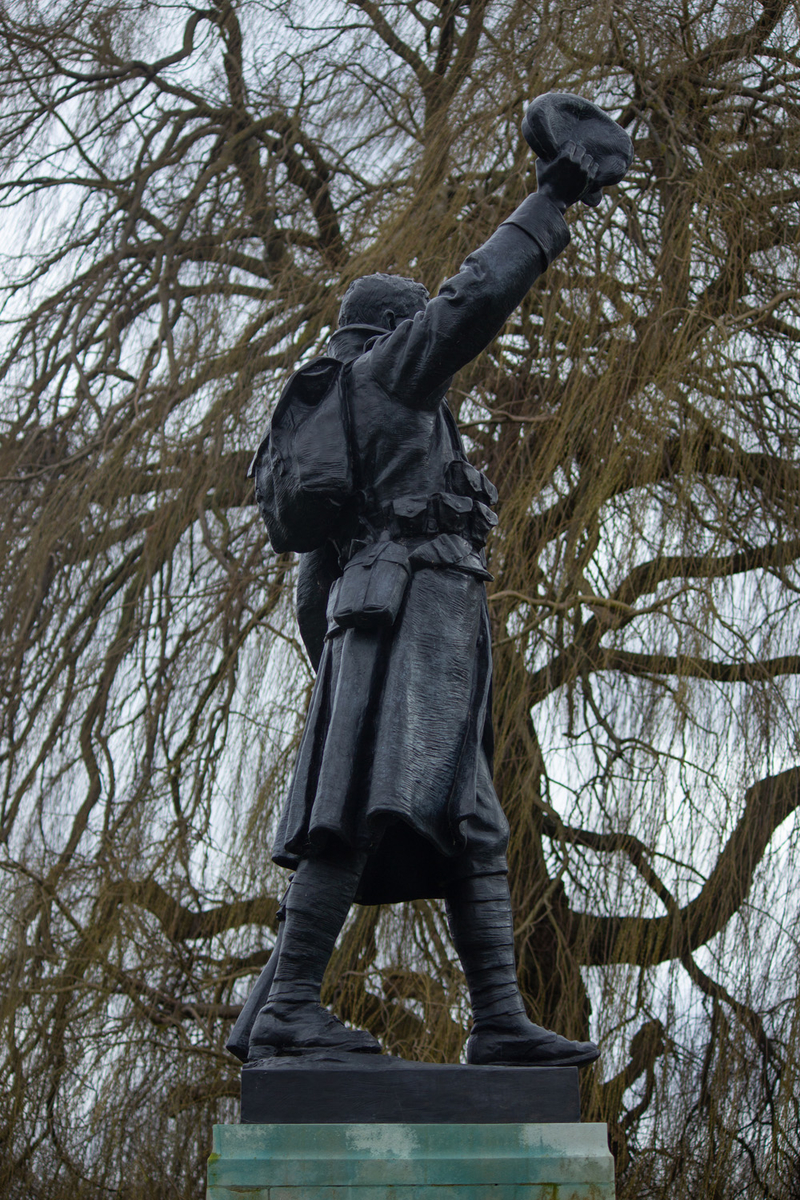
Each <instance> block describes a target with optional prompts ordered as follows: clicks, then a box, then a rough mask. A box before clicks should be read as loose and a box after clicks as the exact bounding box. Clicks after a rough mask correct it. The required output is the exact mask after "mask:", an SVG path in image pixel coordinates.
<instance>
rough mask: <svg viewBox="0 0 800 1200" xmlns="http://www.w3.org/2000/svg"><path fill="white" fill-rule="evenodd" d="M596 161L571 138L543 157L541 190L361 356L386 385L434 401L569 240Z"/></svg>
mask: <svg viewBox="0 0 800 1200" xmlns="http://www.w3.org/2000/svg"><path fill="white" fill-rule="evenodd" d="M596 170H597V167H596V164H595V162H594V160H593V159H592V158H591V156H590V155H588V154H586V153H585V152H584V151H583V150H581V149H580V148H579V147H577V146H575V145H574V144H572V143H570V144H569V145H568V146H566V147H565V148H564V150H563V152H562V153H561V154H560V155H559V156H558V158H556V159H555V160H553V161H552V162H550V163H544V162H543V161H542V160H541V159H540V160H539V161H537V164H536V173H537V179H538V183H539V190H538V191H537V192H535V193H534V194H533V195H531V196H528V197H527V199H525V200H524V201H523V202H522V204H521V205H520V206H519V208H518V209H516V211H515V212H513V213H512V214H511V216H510V217H508V218H507V220H505V221H504V222H503V224H502V225H501V226H500V227H499V229H497V230H496V232H495V233H493V234H492V236H491V237H490V238H489V240H488V241H487V242H485V243H484V245H483V246H481V247H480V248H479V249H478V250H475V251H474V252H473V253H472V254H470V256H469V257H468V258H467V259H466V261H465V262H464V264H463V266H462V267H461V270H460V271H459V272H458V274H457V275H455V276H453V278H452V279H448V280H446V281H445V283H444V284H443V285H442V288H441V290H440V292H439V294H438V296H436V297H434V299H432V300H431V301H430V302H429V303H428V305H427V307H426V308H425V310H424V312H420V313H417V315H416V317H414V319H413V320H411V321H404V322H402V324H400V325H398V327H397V328H396V329H395V330H394V331H393V332H392V333H389V334H387V335H386V336H385V337H382V338H379V339H378V340H377V342H375V344H374V345H373V347H372V349H371V350H370V351H369V352H368V353H367V354H365V355H363V356H362V358H361V359H360V360H359V361H358V363H357V364H356V366H355V368H354V369H355V370H356V371H358V372H359V373H360V372H362V371H365V372H369V373H370V374H371V375H372V376H373V378H374V379H375V380H376V381H377V382H378V383H379V384H380V385H381V387H382V388H383V389H384V391H385V392H387V393H388V394H389V395H390V396H391V397H392V398H394V399H396V400H398V401H399V402H400V403H402V404H406V405H408V406H409V407H412V408H435V407H436V405H437V404H438V403H439V401H440V398H441V392H442V388H443V387H444V386H446V385H447V383H448V381H449V379H450V378H451V377H452V376H453V375H454V374H455V372H456V371H458V370H459V368H461V367H463V366H465V365H466V364H467V363H468V362H470V361H471V360H472V359H473V358H475V357H476V355H478V354H479V353H480V352H481V350H483V349H484V348H485V347H486V346H488V345H489V343H490V342H491V341H492V339H493V338H494V337H496V335H497V334H498V333H499V331H500V330H501V329H502V327H503V325H504V324H505V322H506V321H507V320H508V318H509V317H510V316H511V314H512V312H513V311H514V309H515V308H516V307H517V305H518V304H519V303H520V301H521V300H522V299H523V297H524V296H525V294H526V292H527V291H528V290H529V289H530V288H531V286H532V285H533V283H534V282H535V280H536V279H537V278H538V276H539V275H541V273H542V272H543V271H544V270H545V268H546V267H548V266H549V265H550V263H551V262H552V261H553V259H554V258H555V257H556V256H557V255H558V254H560V253H561V251H562V250H563V249H564V247H565V246H566V245H567V243H568V242H569V231H568V229H567V224H566V221H565V220H564V216H563V214H564V212H565V211H566V209H567V208H568V207H569V205H570V204H573V203H574V202H575V201H576V200H578V199H580V197H581V196H582V195H584V194H587V199H588V197H589V195H592V198H593V194H592V192H591V189H592V184H593V180H594V176H595V174H596Z"/></svg>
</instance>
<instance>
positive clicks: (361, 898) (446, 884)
mask: <svg viewBox="0 0 800 1200" xmlns="http://www.w3.org/2000/svg"><path fill="white" fill-rule="evenodd" d="M523 129H524V131H525V135H526V137H527V138H528V140H529V141H530V142H531V144H532V145H533V147H534V148H535V149H536V150H537V153H538V154H539V158H538V160H537V163H536V174H537V182H538V190H537V191H536V193H534V194H532V195H530V196H528V197H527V199H525V200H524V201H523V202H522V204H521V205H520V206H519V207H518V208H517V209H516V211H515V212H513V213H512V214H511V215H510V216H509V217H508V218H507V219H506V220H505V221H503V223H502V224H501V225H500V227H499V228H498V229H497V230H496V232H495V233H494V234H493V235H492V236H491V238H489V240H488V241H487V242H486V243H485V245H483V246H481V247H480V249H478V250H476V251H475V252H474V253H473V254H471V255H470V256H469V257H468V258H467V260H466V261H465V263H464V264H463V266H462V267H461V269H460V271H459V273H458V274H457V275H456V276H454V277H453V278H452V279H448V280H447V281H446V282H445V283H444V285H443V286H442V288H441V289H440V291H439V294H438V295H437V296H436V297H434V298H432V299H431V298H430V297H429V295H428V292H427V291H426V289H425V288H424V287H423V286H422V284H420V283H416V282H414V281H413V280H410V279H405V278H401V277H399V276H394V275H383V274H378V275H369V276H366V277H364V278H361V279H357V280H355V282H354V283H352V284H351V285H350V287H349V288H348V289H347V291H346V292H345V295H344V298H343V300H342V303H341V309H340V312H339V328H338V329H337V331H336V332H335V333H334V334H333V336H332V337H331V339H330V344H329V351H328V356H327V357H324V358H319V359H316V360H314V361H313V362H311V363H310V364H309V365H307V366H305V367H303V368H301V369H300V371H298V372H297V373H296V374H295V375H294V376H293V377H292V379H291V380H290V381H289V383H288V385H287V387H286V388H285V389H284V392H283V395H282V397H281V399H280V401H279V403H278V405H277V407H276V410H275V413H274V415H273V418H272V422H271V426H270V431H269V434H268V436H267V438H265V440H264V442H263V443H262V445H261V447H260V448H259V450H258V453H257V454H256V457H255V459H254V462H253V467H252V473H253V474H254V476H255V480H256V498H257V501H258V503H259V505H260V507H261V510H262V513H263V515H264V517H265V520H266V523H267V529H268V532H269V534H270V540H271V541H272V544H273V547H274V548H275V549H276V550H287V549H291V550H298V551H300V552H301V562H300V569H299V579H298V589H297V604H298V619H299V622H300V630H301V634H302V636H303V640H304V642H305V645H306V647H307V649H308V652H309V655H310V657H311V659H312V661H313V663H314V666H315V668H316V669H317V679H316V684H315V687H314V690H313V695H312V699H311V706H310V710H309V713H308V718H307V722H306V727H305V731H304V734H303V738H302V742H301V745H300V749H299V752H298V757H297V763H296V766H295V771H294V776H293V779H292V782H291V786H290V789H289V794H288V797H287V799H286V802H285V806H284V809H283V812H282V815H281V818H280V822H279V825H278V829H277V835H276V840H275V845H274V846H273V850H272V857H273V859H274V861H275V862H276V863H279V864H280V865H282V866H286V867H289V868H291V869H292V870H293V871H294V875H293V879H292V882H291V885H290V887H289V889H288V892H287V895H286V898H285V900H284V904H283V907H282V915H283V916H284V921H283V925H282V928H281V935H280V944H279V946H278V947H276V951H275V953H274V954H273V957H272V960H271V961H270V964H269V966H268V968H267V969H266V970H265V972H264V975H263V976H262V979H261V980H260V981H259V984H258V985H257V986H256V988H255V989H254V992H253V995H252V996H251V998H250V1000H249V1001H248V1005H247V1006H246V1009H245V1011H244V1012H243V1013H242V1016H241V1017H240V1019H239V1022H238V1024H237V1029H236V1031H235V1032H234V1036H233V1037H232V1039H231V1042H230V1043H229V1048H231V1049H232V1050H233V1051H234V1053H237V1054H239V1056H240V1057H245V1054H247V1057H248V1058H249V1060H250V1061H254V1060H258V1059H262V1058H267V1057H272V1056H285V1055H297V1054H303V1053H306V1052H309V1051H315V1052H321V1051H323V1052H324V1051H331V1052H335V1053H336V1054H342V1053H351V1052H352V1053H354V1054H370V1053H377V1052H379V1051H380V1046H379V1044H378V1042H377V1041H376V1040H375V1038H373V1036H372V1035H371V1034H370V1033H368V1032H366V1031H364V1030H359V1029H350V1028H347V1027H346V1026H345V1025H343V1024H342V1023H341V1022H340V1021H339V1020H338V1019H337V1018H336V1017H335V1016H334V1015H333V1014H332V1013H330V1012H329V1011H327V1010H326V1009H325V1008H323V1007H322V1006H321V1004H320V988H321V984H322V978H323V974H324V971H325V968H326V966H327V963H328V960H329V958H330V955H331V953H332V951H333V948H334V945H335V942H336V939H337V936H338V934H339V932H340V930H341V928H342V925H343V923H344V921H345V918H346V917H347V914H348V911H349V909H350V906H351V904H352V903H353V902H354V901H355V902H360V903H364V904H377V903H391V902H396V901H401V900H410V899H414V898H418V897H440V898H443V899H444V901H445V905H446V911H447V918H448V922H449V927H450V931H451V934H452V938H453V943H454V945H455V948H456V951H457V953H458V956H459V958H460V960H461V963H462V965H463V968H464V973H465V976H466V980H467V985H468V989H469V995H470V1001H471V1004H472V1009H473V1026H472V1032H471V1034H470V1036H469V1040H468V1043H467V1061H468V1062H469V1063H473V1064H512V1065H526V1064H531V1065H570V1064H577V1065H582V1064H585V1063H590V1062H592V1061H594V1059H595V1058H597V1056H598V1054H599V1050H598V1048H597V1047H596V1046H595V1045H594V1044H593V1043H591V1042H573V1041H569V1040H567V1039H566V1038H564V1037H561V1036H560V1035H558V1034H556V1033H553V1032H550V1031H548V1030H546V1029H542V1028H540V1027H539V1026H537V1025H534V1024H533V1023H532V1022H531V1021H530V1020H529V1019H528V1017H527V1015H526V1012H525V1007H524V1004H523V1001H522V997H521V995H520V992H519V988H518V985H517V977H516V968H515V961H514V944H513V925H512V914H511V905H510V899H509V888H508V882H507V864H506V847H507V842H508V824H507V822H506V819H505V817H504V815H503V811H502V809H501V807H500V803H499V801H498V798H497V795H496V794H495V791H494V787H493V785H492V720H491V681H492V660H491V644H490V630H489V617H488V608H487V603H486V594H485V581H486V580H487V579H490V578H491V576H490V575H489V573H488V572H487V569H486V559H485V554H484V546H485V543H486V538H487V535H488V534H489V533H490V531H491V529H492V527H493V526H494V524H495V523H496V519H497V518H496V517H495V514H494V513H493V511H492V505H493V504H494V503H495V501H496V499H497V492H496V490H495V488H494V486H493V485H492V483H490V481H489V480H488V479H487V478H486V477H485V476H484V475H483V474H482V473H481V472H480V471H478V470H477V469H476V468H475V467H474V466H472V465H471V464H470V463H469V461H468V460H467V458H466V455H465V453H464V449H463V446H462V443H461V438H460V436H459V432H458V428H457V426H456V423H455V420H454V418H453V416H452V415H451V413H450V410H449V409H448V406H447V402H446V393H447V390H448V387H449V386H450V384H451V382H452V379H453V376H454V375H455V373H456V372H457V371H458V370H459V368H461V367H463V366H465V365H466V364H467V363H468V362H470V361H471V360H472V359H473V358H474V357H475V356H476V355H477V354H479V353H480V352H481V351H482V350H483V349H484V348H485V347H486V346H487V345H488V344H489V342H491V340H492V339H493V338H494V337H495V336H496V335H497V333H498V332H499V331H500V330H501V329H502V327H503V324H504V323H505V321H506V320H507V319H508V317H509V316H510V315H511V313H512V312H513V311H514V309H515V308H516V307H517V305H518V304H519V303H520V301H521V300H522V299H523V297H524V296H525V294H526V293H527V291H528V290H529V288H530V287H531V286H532V284H533V283H534V281H535V280H536V279H537V277H538V276H539V275H540V274H541V273H542V272H543V271H544V270H545V269H546V268H547V266H548V265H549V264H550V263H551V262H552V261H553V259H554V258H555V257H556V256H557V255H558V254H560V253H561V251H562V250H563V249H564V248H565V246H566V245H567V243H568V241H569V236H570V235H569V232H568V229H567V225H566V222H565V220H564V213H565V211H566V210H567V208H569V206H570V205H572V204H574V203H575V202H576V201H578V200H582V201H583V202H584V203H585V204H589V205H596V204H598V203H599V202H600V200H601V196H602V187H603V186H605V185H607V184H609V183H614V182H617V181H618V180H619V179H620V178H621V177H622V176H623V175H624V174H625V171H626V170H627V168H628V166H629V165H630V162H631V158H632V147H631V144H630V140H629V139H628V137H627V134H625V133H624V131H623V130H621V129H620V127H619V126H617V125H616V124H615V123H614V122H613V121H611V120H610V118H609V117H607V116H606V115H605V114H604V113H602V112H601V110H599V109H597V108H596V107H595V106H594V105H592V104H589V103H588V102H587V101H585V100H582V99H581V98H579V97H573V96H558V95H548V96H545V97H540V98H539V100H538V101H535V102H534V104H533V105H532V106H531V108H530V109H529V110H528V113H527V115H526V119H525V123H524V125H523ZM248 1033H249V1051H246V1050H245V1042H246V1040H247V1035H248Z"/></svg>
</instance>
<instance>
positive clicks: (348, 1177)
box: [207, 1123, 614, 1200]
mask: <svg viewBox="0 0 800 1200" xmlns="http://www.w3.org/2000/svg"><path fill="white" fill-rule="evenodd" d="M207 1197H208V1200H490V1198H491V1200H614V1164H613V1160H612V1157H611V1154H610V1153H609V1150H608V1144H607V1138H606V1127H605V1125H599V1124H583V1125H581V1124H578V1123H569V1124H552V1123H551V1124H541V1125H531V1124H524V1125H522V1124H516V1125H500V1124H491V1125H464V1124H459V1125H436V1124H425V1125H408V1124H387V1125H376V1124H369V1125H355V1124H351V1125H332V1124H325V1125H216V1126H215V1127H214V1149H213V1153H212V1154H211V1156H210V1158H209V1160H208V1193H207Z"/></svg>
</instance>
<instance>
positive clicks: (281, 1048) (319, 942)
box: [249, 853, 380, 1060]
mask: <svg viewBox="0 0 800 1200" xmlns="http://www.w3.org/2000/svg"><path fill="white" fill-rule="evenodd" d="M364 858H365V856H363V855H360V854H346V853H343V854H342V855H341V856H330V857H326V858H308V859H304V860H303V861H302V862H301V863H300V865H299V867H298V868H297V871H296V872H295V876H294V879H293V881H292V885H291V887H290V888H289V892H288V895H287V897H286V920H285V923H284V929H283V940H282V944H281V950H280V956H279V958H278V966H277V969H276V971H275V978H274V980H273V983H272V987H271V989H270V993H269V999H268V1001H267V1003H266V1004H265V1005H264V1007H263V1008H262V1009H261V1011H260V1012H259V1014H258V1016H257V1017H256V1020H255V1023H254V1025H253V1030H252V1033H251V1035H250V1054H249V1057H250V1059H251V1060H252V1059H255V1058H263V1057H266V1056H270V1055H273V1054H298V1053H302V1051H303V1050H319V1049H326V1048H327V1049H337V1050H349V1051H356V1052H367V1053H377V1052H379V1050H380V1046H379V1044H378V1042H376V1040H375V1038H373V1037H372V1035H371V1034H369V1033H367V1032H366V1031H365V1030H360V1029H347V1028H346V1027H345V1026H344V1025H343V1024H342V1023H341V1021H339V1020H338V1019H337V1018H336V1017H334V1016H333V1014H332V1013H329V1012H328V1011H327V1009H324V1008H322V1007H321V1005H320V989H321V987H322V979H323V976H324V974H325V968H326V967H327V965H328V961H329V959H330V956H331V954H332V952H333V948H334V946H335V945H336V939H337V937H338V936H339V933H340V931H341V928H342V925H343V924H344V921H345V918H346V917H347V914H348V912H349V910H350V905H351V904H352V903H353V899H354V897H355V894H356V889H357V887H358V882H359V879H360V878H361V872H362V870H363V867H364Z"/></svg>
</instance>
